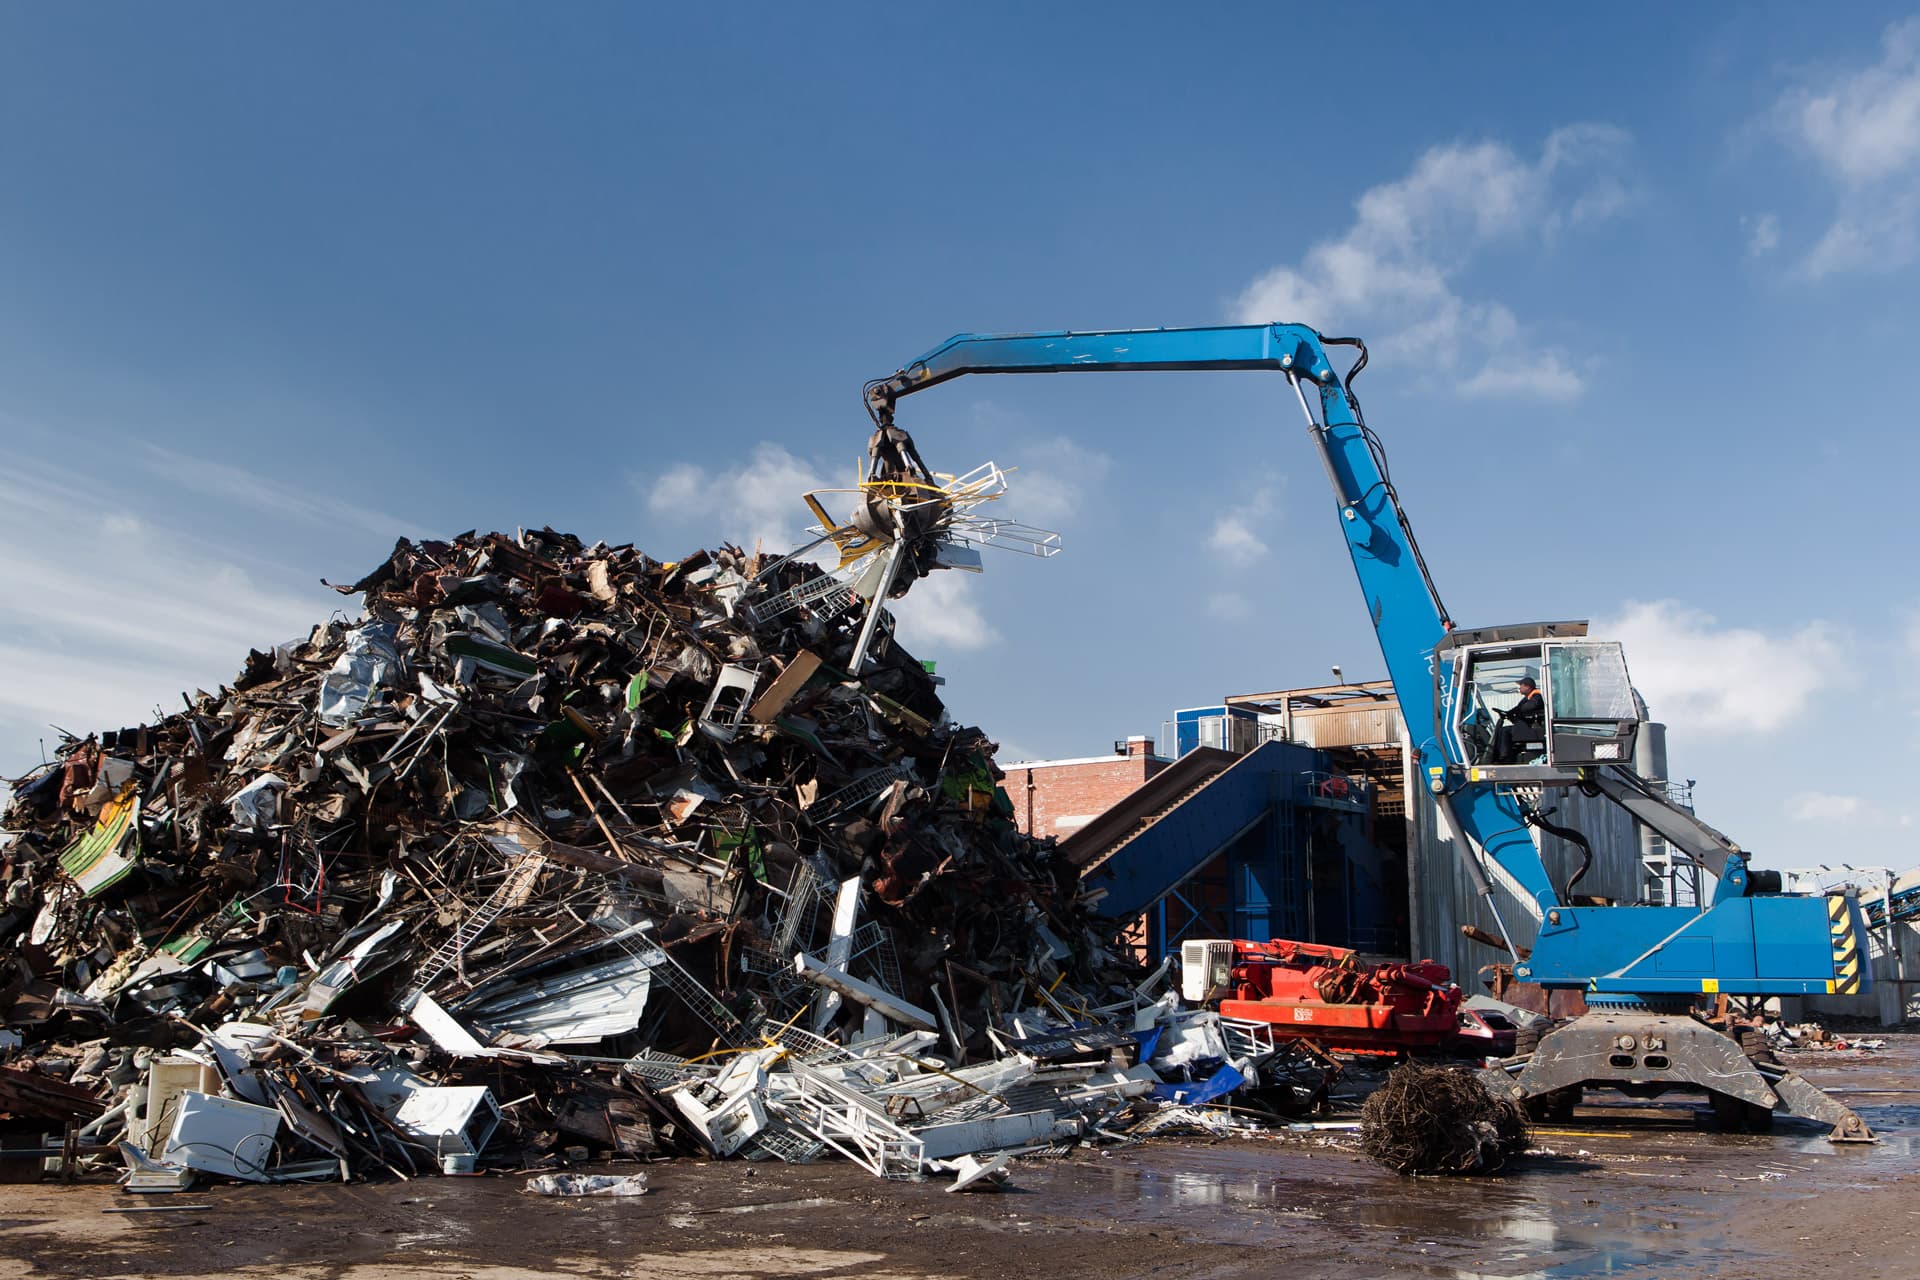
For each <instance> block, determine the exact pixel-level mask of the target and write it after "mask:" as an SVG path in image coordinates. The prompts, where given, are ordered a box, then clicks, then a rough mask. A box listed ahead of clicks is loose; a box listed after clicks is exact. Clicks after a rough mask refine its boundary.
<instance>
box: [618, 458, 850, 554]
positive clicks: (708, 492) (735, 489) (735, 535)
mask: <svg viewBox="0 0 1920 1280" xmlns="http://www.w3.org/2000/svg"><path fill="white" fill-rule="evenodd" d="M855 479H856V477H855V475H854V473H853V472H852V471H851V470H849V471H848V473H847V475H846V477H845V478H844V479H843V480H842V481H840V486H841V487H844V488H849V489H850V488H852V487H853V485H854V482H855ZM827 487H829V481H828V480H827V479H826V478H825V476H824V475H823V474H822V472H821V470H820V469H819V468H817V467H815V466H814V465H813V464H812V463H809V462H807V461H806V460H804V459H802V458H797V457H795V456H794V455H793V454H791V453H789V452H788V451H787V450H785V449H783V448H781V447H780V446H779V445H777V444H773V443H770V442H767V441H762V442H761V443H760V444H757V445H755V446H754V447H753V451H752V452H751V453H750V454H748V455H747V459H746V461H745V462H742V463H740V464H739V465H738V466H734V467H729V468H726V469H723V470H719V471H709V470H707V469H706V468H704V467H701V466H697V465H695V464H694V463H691V462H681V463H676V464H675V465H674V466H671V467H669V468H667V470H665V471H663V472H661V473H660V475H659V476H657V477H655V478H654V479H653V480H652V481H651V483H645V484H644V491H645V493H646V499H647V510H648V511H650V512H651V513H653V514H654V515H656V516H659V517H661V518H662V519H666V520H670V521H673V522H674V523H676V524H683V525H691V526H694V527H697V528H699V529H701V530H703V533H702V536H703V537H706V538H712V539H716V540H717V539H720V538H725V539H728V540H730V541H732V542H736V543H738V544H739V545H740V546H743V547H745V548H746V549H747V550H749V551H751V550H753V549H754V544H755V543H756V542H759V543H763V544H764V547H765V549H766V550H767V551H769V552H772V553H775V554H779V553H784V552H787V551H791V550H792V549H793V548H795V547H797V546H799V545H800V544H801V543H802V542H804V541H806V537H805V534H804V532H803V531H804V530H805V529H806V528H807V526H808V525H810V524H812V523H813V517H812V515H811V514H810V513H809V512H808V511H807V507H806V504H805V503H804V502H802V501H801V495H802V494H805V493H809V492H811V491H813V490H816V489H825V488H827ZM836 500H837V501H838V502H839V507H836V506H834V505H833V504H834V503H835V501H836ZM821 501H822V502H823V503H825V504H827V510H828V513H829V514H831V515H833V516H836V517H844V516H845V515H846V513H847V511H850V510H852V508H853V505H854V501H855V498H854V495H853V494H851V493H846V494H828V495H824V496H823V497H822V498H821ZM842 508H844V509H842Z"/></svg>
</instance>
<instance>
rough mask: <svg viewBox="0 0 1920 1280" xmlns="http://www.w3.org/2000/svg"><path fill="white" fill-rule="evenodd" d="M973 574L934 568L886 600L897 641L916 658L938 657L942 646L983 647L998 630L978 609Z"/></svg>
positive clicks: (995, 638)
mask: <svg viewBox="0 0 1920 1280" xmlns="http://www.w3.org/2000/svg"><path fill="white" fill-rule="evenodd" d="M973 593H974V580H973V577H972V575H970V574H966V573H961V572H958V571H956V570H952V569H941V570H937V571H935V572H933V573H931V574H928V575H927V576H926V577H924V578H922V579H920V580H919V581H917V582H915V583H914V584H913V586H912V587H911V588H910V589H909V591H908V592H907V594H906V595H905V596H904V597H902V598H901V599H899V600H893V601H890V602H888V605H887V608H888V609H889V610H891V611H892V613H893V616H894V619H895V620H896V622H897V623H898V627H897V630H896V634H897V635H898V636H899V637H900V642H901V643H902V644H904V645H906V646H907V648H908V649H910V650H912V651H913V653H914V656H916V657H923V658H924V657H937V656H938V651H939V650H941V649H959V650H962V651H972V650H975V649H984V648H986V647H987V646H988V645H990V644H993V643H995V642H997V641H998V640H999V639H1000V633H999V632H998V631H997V630H995V629H994V627H993V625H992V624H991V623H989V622H988V621H987V619H986V616H985V615H984V614H982V613H981V612H980V605H979V602H978V601H976V600H975V599H974V595H973Z"/></svg>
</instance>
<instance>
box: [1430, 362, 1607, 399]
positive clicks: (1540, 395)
mask: <svg viewBox="0 0 1920 1280" xmlns="http://www.w3.org/2000/svg"><path fill="white" fill-rule="evenodd" d="M1586 389H1587V383H1586V379H1584V378H1582V377H1581V376H1580V375H1579V374H1578V373H1576V372H1574V371H1573V370H1572V369H1570V368H1568V367H1567V363H1566V361H1565V360H1564V359H1562V358H1561V356H1560V355H1559V353H1557V352H1553V351H1542V352H1540V353H1538V354H1537V355H1532V356H1514V357H1512V358H1511V359H1509V360H1507V361H1505V362H1503V363H1500V364H1489V365H1488V366H1487V367H1486V368H1484V369H1482V370H1481V371H1480V372H1479V373H1476V374H1474V375H1473V376H1472V377H1471V378H1468V379H1467V380H1466V381H1465V382H1462V383H1461V384H1460V391H1461V393H1462V394H1464V395H1469V396H1495V397H1498V396H1529V397H1532V398H1534V399H1536V400H1577V399H1579V397H1580V393H1581V392H1583V391H1585V390H1586Z"/></svg>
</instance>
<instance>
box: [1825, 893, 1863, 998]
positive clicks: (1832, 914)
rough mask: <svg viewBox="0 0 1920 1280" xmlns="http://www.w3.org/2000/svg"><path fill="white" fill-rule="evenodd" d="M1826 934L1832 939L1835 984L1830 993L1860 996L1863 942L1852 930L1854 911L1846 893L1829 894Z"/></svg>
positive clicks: (1828, 987)
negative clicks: (1861, 944) (1861, 942)
mask: <svg viewBox="0 0 1920 1280" xmlns="http://www.w3.org/2000/svg"><path fill="white" fill-rule="evenodd" d="M1827 931H1828V933H1829V934H1830V935H1831V936H1832V940H1833V981H1832V982H1831V983H1829V984H1828V986H1827V990H1828V991H1829V992H1831V993H1832V994H1834V995H1841V996H1851V995H1858V994H1859V991H1860V939H1859V938H1858V937H1857V936H1856V935H1855V934H1854V931H1853V909H1852V904H1851V903H1850V902H1849V901H1848V900H1847V897H1846V895H1845V894H1840V893H1833V894H1828V895H1827Z"/></svg>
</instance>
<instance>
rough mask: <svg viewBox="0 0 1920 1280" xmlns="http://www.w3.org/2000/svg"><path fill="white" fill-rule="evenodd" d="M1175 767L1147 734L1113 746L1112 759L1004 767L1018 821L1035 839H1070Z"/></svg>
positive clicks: (1086, 758) (1088, 758)
mask: <svg viewBox="0 0 1920 1280" xmlns="http://www.w3.org/2000/svg"><path fill="white" fill-rule="evenodd" d="M1172 763H1173V762H1172V761H1171V760H1169V759H1167V758H1166V757H1165V756H1158V755H1155V754H1154V753H1153V740H1152V739H1150V738H1148V737H1146V736H1145V735H1144V734H1139V735H1135V736H1133V737H1131V738H1128V739H1127V740H1126V741H1125V742H1116V743H1114V753H1113V754H1112V755H1110V756H1083V757H1080V758H1077V759H1073V760H1023V761H1020V762H1018V763H1015V764H1003V765H1001V766H1000V767H1001V769H1002V770H1003V771H1004V772H1005V773H1006V775H1007V776H1006V780H1005V781H1004V782H1002V783H1001V784H1000V785H1001V786H1002V787H1004V788H1006V792H1007V795H1008V797H1009V798H1010V799H1011V800H1012V801H1013V814H1014V821H1015V822H1016V823H1018V824H1019V826H1020V829H1021V830H1022V831H1024V832H1026V833H1027V834H1028V835H1032V836H1060V837H1063V838H1064V837H1066V836H1070V835H1072V834H1073V833H1074V832H1076V831H1078V830H1079V829H1080V828H1081V827H1084V826H1086V825H1087V823H1089V822H1091V821H1093V820H1094V819H1095V818H1097V817H1099V816H1100V815H1101V814H1102V813H1105V812H1106V811H1107V810H1108V809H1109V808H1111V807H1112V806H1113V805H1114V804H1115V803H1117V802H1118V801H1119V800H1121V799H1122V798H1124V797H1125V796H1127V795H1128V794H1130V793H1131V792H1132V791H1133V790H1134V789H1135V788H1136V787H1138V786H1139V785H1140V784H1141V783H1143V782H1145V781H1146V780H1147V779H1149V778H1151V777H1152V776H1153V775H1154V774H1156V773H1158V772H1160V771H1161V770H1162V769H1164V768H1166V767H1167V766H1168V765H1169V764H1172Z"/></svg>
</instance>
